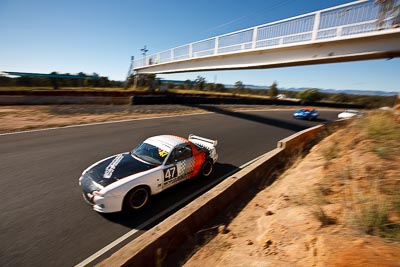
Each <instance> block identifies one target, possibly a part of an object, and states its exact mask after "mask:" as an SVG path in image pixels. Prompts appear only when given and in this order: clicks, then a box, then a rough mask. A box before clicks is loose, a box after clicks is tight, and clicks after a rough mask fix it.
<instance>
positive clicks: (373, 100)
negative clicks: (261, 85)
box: [127, 74, 397, 108]
mask: <svg viewBox="0 0 400 267" xmlns="http://www.w3.org/2000/svg"><path fill="white" fill-rule="evenodd" d="M134 79H137V81H136V84H137V86H140V87H143V86H148V87H149V88H151V89H152V90H157V88H159V87H160V85H161V84H163V85H164V86H166V87H167V88H168V89H181V90H200V91H208V92H220V93H231V94H247V95H259V96H268V97H270V98H278V96H282V95H284V97H286V98H296V99H300V100H304V101H305V102H307V103H310V104H312V103H313V102H318V101H326V102H334V103H346V104H356V105H361V106H364V107H366V108H380V107H384V106H389V107H392V106H393V105H394V103H396V101H397V96H396V95H393V96H378V95H373V96H370V95H352V94H344V93H337V94H331V93H324V92H321V91H319V90H317V89H315V88H309V89H305V90H303V91H301V92H296V91H290V90H283V89H279V88H278V84H277V82H273V83H272V84H271V85H270V86H269V87H268V88H266V89H252V88H248V87H246V85H245V84H244V83H243V82H242V81H237V82H235V84H234V86H233V87H229V88H228V87H226V86H225V85H223V84H220V83H209V82H207V80H206V79H205V78H204V77H202V76H197V78H196V79H195V80H194V81H192V80H186V81H184V82H183V83H181V84H174V83H166V84H165V83H163V82H162V81H160V80H157V78H156V75H153V74H152V75H144V74H140V75H137V76H134V75H132V76H131V77H129V79H128V84H127V85H128V86H129V87H130V86H133V85H134Z"/></svg>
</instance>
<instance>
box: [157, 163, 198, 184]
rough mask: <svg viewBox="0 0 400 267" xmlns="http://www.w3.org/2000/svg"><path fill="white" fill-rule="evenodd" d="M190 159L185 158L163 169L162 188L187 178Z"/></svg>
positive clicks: (189, 170)
mask: <svg viewBox="0 0 400 267" xmlns="http://www.w3.org/2000/svg"><path fill="white" fill-rule="evenodd" d="M191 162H192V159H191V158H189V159H185V160H182V161H179V162H176V163H175V164H172V165H169V166H168V167H167V168H165V169H164V181H163V189H165V188H168V187H170V186H172V185H174V184H177V183H179V182H181V181H183V180H186V179H188V178H189V174H190V172H191V169H190V166H191V164H190V163H191Z"/></svg>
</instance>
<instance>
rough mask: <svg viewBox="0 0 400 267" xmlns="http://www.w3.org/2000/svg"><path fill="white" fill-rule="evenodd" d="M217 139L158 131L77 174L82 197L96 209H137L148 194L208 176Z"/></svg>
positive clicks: (213, 161)
mask: <svg viewBox="0 0 400 267" xmlns="http://www.w3.org/2000/svg"><path fill="white" fill-rule="evenodd" d="M216 146H217V141H216V140H211V139H207V138H204V137H200V136H196V135H189V138H188V139H185V138H183V137H178V136H173V135H159V136H154V137H150V138H148V139H146V140H145V141H144V142H143V143H141V144H139V146H137V147H136V148H135V149H134V150H132V151H131V152H126V153H122V154H118V155H114V156H111V157H108V158H106V159H103V160H101V161H98V162H96V163H94V164H93V165H91V166H90V167H89V168H87V169H86V170H84V171H83V173H82V176H81V177H80V178H79V185H80V186H81V188H82V191H83V196H84V199H85V200H86V201H87V202H88V203H89V204H90V205H92V207H93V209H94V210H95V211H98V212H102V213H108V212H118V211H121V210H123V209H127V210H138V209H140V208H142V207H143V206H145V205H146V203H147V202H148V200H149V197H150V195H155V194H157V193H160V192H162V191H163V190H165V189H167V188H169V187H171V186H173V185H176V184H177V183H179V182H182V181H184V180H186V179H190V178H192V177H194V176H196V175H202V176H204V177H207V176H210V175H211V172H212V170H213V166H214V164H215V162H216V161H217V159H218V154H217V151H216V149H215V147H216Z"/></svg>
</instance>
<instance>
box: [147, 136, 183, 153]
mask: <svg viewBox="0 0 400 267" xmlns="http://www.w3.org/2000/svg"><path fill="white" fill-rule="evenodd" d="M188 142H189V141H188V140H187V139H186V138H183V137H179V136H175V135H157V136H153V137H150V138H147V139H146V140H145V141H144V143H148V144H151V145H154V146H156V147H159V148H161V149H163V150H165V151H167V152H171V151H172V149H173V148H174V147H176V146H178V145H180V144H184V143H188Z"/></svg>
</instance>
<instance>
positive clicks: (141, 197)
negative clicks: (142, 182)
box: [124, 186, 150, 211]
mask: <svg viewBox="0 0 400 267" xmlns="http://www.w3.org/2000/svg"><path fill="white" fill-rule="evenodd" d="M149 198H150V192H149V189H148V188H147V187H145V186H138V187H135V188H133V189H132V190H131V191H129V193H128V194H127V195H126V196H125V201H124V204H125V208H126V209H127V210H131V211H132V210H139V209H141V208H143V207H144V206H145V205H146V204H147V202H148V201H149Z"/></svg>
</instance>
